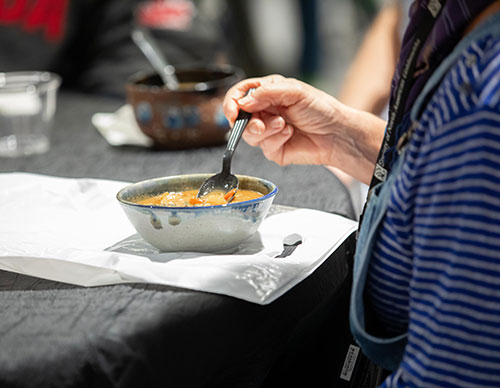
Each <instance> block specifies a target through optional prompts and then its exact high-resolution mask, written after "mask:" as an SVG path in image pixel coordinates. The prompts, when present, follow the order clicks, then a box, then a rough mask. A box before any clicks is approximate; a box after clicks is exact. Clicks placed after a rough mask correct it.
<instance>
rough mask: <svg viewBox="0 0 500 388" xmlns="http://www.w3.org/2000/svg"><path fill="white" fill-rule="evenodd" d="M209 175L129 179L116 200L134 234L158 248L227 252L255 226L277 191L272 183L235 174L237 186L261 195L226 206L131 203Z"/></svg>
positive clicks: (193, 183) (196, 182)
mask: <svg viewBox="0 0 500 388" xmlns="http://www.w3.org/2000/svg"><path fill="white" fill-rule="evenodd" d="M211 175H212V174H188V175H177V176H169V177H162V178H155V179H149V180H146V181H141V182H137V183H133V184H131V185H129V186H127V187H125V188H123V189H122V190H120V191H119V192H118V194H117V199H118V201H119V203H120V205H121V207H122V209H123V210H124V212H125V214H126V215H127V217H128V219H129V220H130V222H131V223H132V225H133V226H134V228H135V229H136V231H137V233H138V234H139V235H140V236H141V237H142V238H143V239H144V240H146V241H147V242H148V243H150V244H151V245H153V246H154V247H156V248H158V249H159V250H160V251H165V252H172V251H182V252H223V251H229V250H232V249H235V248H236V247H237V246H238V245H239V244H240V243H242V242H243V241H245V240H246V239H248V238H249V237H251V236H252V235H253V234H254V233H255V232H256V231H257V229H258V227H259V225H260V223H261V222H262V220H263V219H264V218H265V216H266V215H267V212H268V211H269V209H270V207H271V204H272V202H273V200H274V197H275V196H276V194H277V192H278V188H277V186H276V185H275V184H274V183H271V182H269V181H267V180H265V179H261V178H256V177H250V176H243V175H238V179H239V182H240V185H239V186H240V188H241V189H248V190H255V191H258V192H260V193H262V194H263V196H262V197H260V198H257V199H253V200H250V201H243V202H235V203H230V204H228V205H218V206H206V207H165V206H153V205H140V204H138V203H137V202H136V201H137V200H140V199H143V198H145V197H150V196H155V195H159V194H161V193H164V192H166V191H184V190H189V189H198V188H199V187H200V186H201V184H202V183H203V182H204V181H205V179H207V178H208V177H209V176H211Z"/></svg>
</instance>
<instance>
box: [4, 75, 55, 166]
mask: <svg viewBox="0 0 500 388" xmlns="http://www.w3.org/2000/svg"><path fill="white" fill-rule="evenodd" d="M60 84H61V78H60V77H59V76H58V75H57V74H54V73H50V72H42V71H20V72H6V73H0V157H19V156H25V155H32V154H41V153H44V152H47V151H48V150H49V148H50V131H51V127H52V121H53V118H54V113H55V110H56V97H57V91H58V89H59V86H60Z"/></svg>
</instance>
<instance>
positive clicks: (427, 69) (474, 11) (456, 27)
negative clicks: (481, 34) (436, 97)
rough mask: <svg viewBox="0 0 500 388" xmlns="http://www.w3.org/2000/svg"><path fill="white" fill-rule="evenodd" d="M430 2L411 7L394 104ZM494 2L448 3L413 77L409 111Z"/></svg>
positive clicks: (423, 0) (418, 1)
mask: <svg viewBox="0 0 500 388" xmlns="http://www.w3.org/2000/svg"><path fill="white" fill-rule="evenodd" d="M430 1H432V0H415V1H414V2H413V4H412V5H411V7H410V22H409V25H408V27H407V29H406V31H405V34H404V37H403V42H402V46H401V53H400V56H399V61H398V65H397V67H396V72H395V74H394V78H393V80H392V89H391V105H392V101H393V99H394V91H395V86H396V85H397V82H398V81H399V78H400V74H401V69H402V67H403V65H404V63H405V61H406V58H407V57H408V54H409V53H410V50H411V47H412V45H413V42H414V40H415V35H416V32H417V30H418V28H419V26H420V25H421V23H422V19H423V17H424V15H425V12H427V11H426V8H427V4H429V2H430ZM491 3H492V0H448V1H446V3H445V5H444V7H443V9H442V10H441V13H440V14H439V16H438V18H437V20H436V22H435V24H434V27H433V29H432V32H431V33H430V34H429V36H428V37H427V40H426V41H425V44H424V45H423V46H422V50H421V52H420V54H419V57H418V60H417V64H416V66H415V72H414V74H413V79H414V83H413V85H412V88H411V90H410V94H409V96H408V99H407V101H406V104H405V112H408V111H409V110H410V109H411V106H412V105H413V103H414V102H415V100H416V98H417V97H418V95H419V94H420V92H421V90H422V89H423V87H424V85H425V83H426V82H427V80H428V79H429V77H430V76H431V75H432V73H433V72H434V70H435V69H436V68H437V67H438V66H439V65H440V63H441V62H442V61H443V59H444V58H446V57H447V56H448V54H449V53H450V52H451V51H452V50H453V48H454V47H455V45H456V44H457V43H458V42H459V41H460V40H461V39H462V37H463V34H464V32H465V30H466V28H467V27H468V26H469V24H470V23H471V21H472V20H473V19H474V18H475V17H476V16H477V15H478V14H479V13H481V11H483V10H484V9H485V8H486V7H487V6H488V5H490V4H491Z"/></svg>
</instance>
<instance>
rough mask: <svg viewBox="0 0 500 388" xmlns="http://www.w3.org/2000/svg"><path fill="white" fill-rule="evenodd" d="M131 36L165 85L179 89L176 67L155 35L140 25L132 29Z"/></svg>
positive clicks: (168, 87)
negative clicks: (159, 44) (162, 49)
mask: <svg viewBox="0 0 500 388" xmlns="http://www.w3.org/2000/svg"><path fill="white" fill-rule="evenodd" d="M131 36H132V40H133V41H134V43H135V44H136V45H137V47H139V49H140V50H141V51H142V53H143V54H144V56H145V57H146V58H147V59H148V61H149V63H151V65H152V66H153V68H154V69H155V70H156V72H157V73H158V75H159V76H160V77H161V79H162V80H163V83H164V84H165V87H166V88H167V89H169V90H177V89H179V80H178V79H177V76H176V75H175V68H174V67H173V66H172V65H170V64H169V63H168V61H167V59H166V58H165V56H164V55H163V53H162V52H161V50H160V48H159V47H158V45H157V44H156V41H155V39H154V38H153V36H152V35H151V34H150V33H149V32H148V31H147V30H145V29H143V28H139V27H135V28H134V29H133V30H132V34H131Z"/></svg>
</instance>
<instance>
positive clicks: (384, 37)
mask: <svg viewBox="0 0 500 388" xmlns="http://www.w3.org/2000/svg"><path fill="white" fill-rule="evenodd" d="M400 23H401V9H400V5H399V3H396V4H394V5H392V6H388V7H386V8H384V9H382V10H381V11H380V12H379V14H378V16H377V18H376V19H375V21H374V22H373V24H372V25H371V27H370V29H369V30H368V32H367V33H366V36H365V38H364V40H363V43H362V44H361V47H360V48H359V50H358V53H357V54H356V57H355V59H354V61H353V62H352V64H351V66H350V67H349V70H348V72H347V74H346V76H345V78H344V82H343V85H342V88H341V90H340V93H339V95H338V98H339V100H340V101H342V102H343V103H344V104H346V105H349V106H351V107H353V108H356V109H362V110H364V111H368V112H371V113H374V114H380V113H381V111H382V110H383V108H384V106H385V105H386V104H387V101H388V100H389V91H390V84H391V79H392V76H393V73H394V69H395V66H396V61H397V57H398V54H399V46H400V38H399V30H400ZM374 71H375V72H376V77H374Z"/></svg>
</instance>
